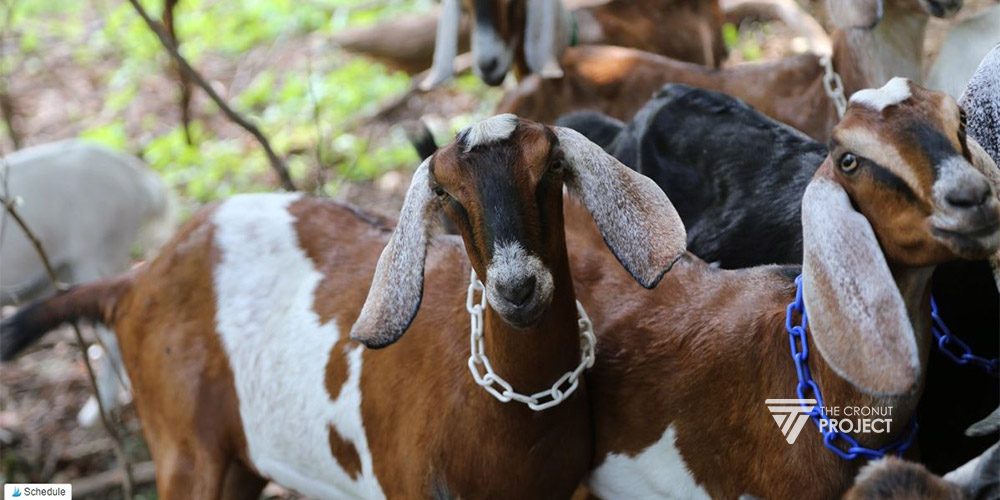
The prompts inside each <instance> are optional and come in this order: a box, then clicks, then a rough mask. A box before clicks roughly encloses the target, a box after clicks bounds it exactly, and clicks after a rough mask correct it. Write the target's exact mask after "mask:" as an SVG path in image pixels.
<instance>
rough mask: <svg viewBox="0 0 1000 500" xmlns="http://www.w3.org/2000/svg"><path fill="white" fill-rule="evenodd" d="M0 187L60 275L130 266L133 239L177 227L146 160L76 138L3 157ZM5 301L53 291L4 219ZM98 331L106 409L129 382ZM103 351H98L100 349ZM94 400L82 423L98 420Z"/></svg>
mask: <svg viewBox="0 0 1000 500" xmlns="http://www.w3.org/2000/svg"><path fill="white" fill-rule="evenodd" d="M0 193H2V195H3V197H4V198H5V199H14V200H17V202H18V203H19V204H18V207H17V210H18V213H19V214H20V215H21V216H22V218H23V219H24V221H25V223H26V224H27V226H28V227H29V228H30V229H31V230H32V232H34V233H35V235H36V236H37V237H38V239H39V241H40V242H41V244H42V247H43V248H44V249H45V252H46V253H47V254H48V257H49V260H50V261H51V264H52V266H53V268H54V270H55V271H56V274H57V275H58V277H59V279H60V280H61V281H63V282H65V283H86V282H90V281H96V280H98V279H100V278H102V277H105V276H108V275H111V274H114V273H117V272H119V271H122V270H124V269H126V268H128V266H129V263H130V253H131V250H132V247H133V245H134V244H137V243H138V244H139V245H141V246H142V247H143V248H146V249H153V248H156V247H158V246H159V244H162V243H163V242H164V241H165V240H166V238H167V237H169V236H170V233H171V232H172V229H173V210H172V208H173V203H172V198H171V196H170V194H169V192H168V190H167V189H166V187H165V186H164V184H163V182H162V181H161V180H160V179H159V178H158V177H157V176H156V175H155V174H154V173H153V171H152V170H150V169H149V167H148V166H147V165H145V164H144V163H143V162H142V161H140V160H138V159H136V158H134V157H132V156H129V155H126V154H122V153H118V152H115V151H112V150H109V149H107V148H104V147H101V146H96V145H93V144H87V143H84V142H81V141H77V140H67V141H61V142H54V143H49V144H44V145H41V146H35V147H32V148H27V149H23V150H21V151H17V152H15V153H13V154H10V155H8V156H6V157H5V158H3V159H2V160H0ZM0 256H2V259H0V303H2V304H3V305H14V304H19V303H22V302H24V301H27V300H32V299H35V298H38V297H40V296H43V295H45V294H48V293H51V291H52V286H51V284H50V280H49V278H48V276H47V275H46V272H45V268H44V266H43V265H42V261H41V258H40V257H39V255H38V253H37V252H36V251H35V248H34V247H33V245H32V244H31V242H30V241H29V240H28V238H27V237H26V235H25V234H24V232H23V231H22V230H21V228H20V227H18V226H17V224H15V223H14V222H13V221H12V220H10V218H9V216H8V214H6V213H4V214H3V216H2V218H0ZM97 335H98V336H99V337H100V340H101V342H102V343H103V345H104V346H106V347H107V349H108V351H109V352H108V353H107V355H105V356H104V357H103V359H104V363H102V366H101V367H100V369H99V370H98V372H99V376H98V389H99V392H100V394H101V402H102V403H104V405H105V407H106V408H111V407H114V406H117V404H119V402H120V401H121V399H120V398H119V397H118V396H119V395H120V394H123V393H124V394H127V391H125V392H123V389H126V386H127V384H128V382H127V377H126V376H125V373H124V369H123V367H122V362H121V354H119V352H118V347H117V341H116V339H115V336H114V334H113V333H111V332H109V331H107V330H106V329H105V328H103V327H100V326H99V327H98V328H97ZM98 352H100V351H95V354H96V353H98ZM97 416H98V414H97V402H96V400H95V399H94V398H91V399H90V400H89V401H88V402H87V404H86V405H85V406H84V408H83V409H82V410H81V411H80V414H79V416H78V419H79V421H80V423H81V424H82V425H92V424H93V423H94V422H96V419H97Z"/></svg>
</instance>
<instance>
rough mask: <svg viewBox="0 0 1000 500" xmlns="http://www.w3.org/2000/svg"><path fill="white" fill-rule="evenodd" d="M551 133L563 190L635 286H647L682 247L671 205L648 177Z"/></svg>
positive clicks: (560, 132)
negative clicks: (561, 161)
mask: <svg viewBox="0 0 1000 500" xmlns="http://www.w3.org/2000/svg"><path fill="white" fill-rule="evenodd" d="M553 129H554V130H555V133H556V136H557V137H558V138H559V143H560V147H561V149H562V152H563V155H564V157H565V160H566V165H567V172H566V181H565V182H566V186H567V187H568V188H569V189H570V191H571V192H572V193H573V194H574V195H576V197H577V198H579V199H580V200H581V201H583V204H584V206H586V207H587V209H588V210H589V211H590V213H591V215H592V216H593V217H594V221H595V222H597V227H598V228H599V229H600V230H601V234H602V235H603V236H604V241H605V243H607V245H608V247H609V248H610V249H611V252H612V253H614V254H615V257H617V258H618V261H619V262H621V264H622V266H623V267H624V268H625V269H626V270H627V271H628V272H629V273H630V274H631V275H632V277H633V278H635V280H636V281H638V282H639V284H640V285H642V286H644V287H646V288H653V287H654V286H656V284H657V283H659V282H660V278H662V277H663V274H664V273H666V272H667V271H669V270H670V267H671V266H672V265H673V264H674V262H676V261H677V259H678V258H680V256H681V255H682V254H683V253H684V251H685V249H686V244H687V242H686V238H687V235H686V233H685V231H684V224H683V223H682V222H681V218H680V216H679V215H677V211H676V210H674V206H673V205H672V204H671V203H670V200H668V199H667V195H665V194H663V191H662V190H661V189H660V187H659V186H657V185H656V183H655V182H653V181H652V179H650V178H648V177H645V176H643V175H641V174H639V173H637V172H635V171H634V170H632V169H630V168H628V167H626V166H625V165H622V164H621V163H620V162H619V161H618V160H616V159H615V158H614V157H613V156H611V155H609V154H608V153H606V152H605V151H604V150H603V149H601V147H600V146H598V145H596V144H594V143H592V142H590V141H588V140H587V138H586V137H584V136H583V135H582V134H580V133H579V132H577V131H575V130H572V129H568V128H563V127H553Z"/></svg>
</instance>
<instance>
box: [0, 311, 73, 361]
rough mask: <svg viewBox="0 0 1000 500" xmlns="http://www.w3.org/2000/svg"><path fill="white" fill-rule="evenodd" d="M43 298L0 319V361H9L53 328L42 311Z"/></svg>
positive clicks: (54, 325)
mask: <svg viewBox="0 0 1000 500" xmlns="http://www.w3.org/2000/svg"><path fill="white" fill-rule="evenodd" d="M44 304H45V299H41V300H36V301H34V302H31V303H30V304H28V305H26V306H24V307H22V308H21V309H19V310H18V311H17V312H16V313H14V314H13V315H11V316H8V317H6V318H4V319H3V321H0V361H11V360H13V359H14V358H16V357H17V356H18V354H20V353H21V352H22V351H24V350H25V349H26V348H28V346H30V345H31V344H34V343H35V342H37V341H38V339H40V338H42V336H44V335H45V334H46V333H48V332H49V331H50V330H52V329H53V328H55V327H57V326H59V325H58V324H52V323H51V321H49V318H48V316H47V315H46V314H45V312H44V308H43V306H44Z"/></svg>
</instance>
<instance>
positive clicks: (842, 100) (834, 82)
mask: <svg viewBox="0 0 1000 500" xmlns="http://www.w3.org/2000/svg"><path fill="white" fill-rule="evenodd" d="M819 64H820V66H823V72H824V74H823V90H826V95H828V96H830V99H831V100H832V101H833V105H834V106H835V107H836V108H837V118H843V117H844V113H845V112H847V97H845V96H844V82H843V81H841V80H840V75H839V74H837V72H836V71H834V70H833V58H832V57H831V56H829V55H826V56H823V57H820V58H819Z"/></svg>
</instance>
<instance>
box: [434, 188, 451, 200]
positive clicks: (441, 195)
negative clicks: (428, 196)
mask: <svg viewBox="0 0 1000 500" xmlns="http://www.w3.org/2000/svg"><path fill="white" fill-rule="evenodd" d="M434 195H435V196H437V197H439V198H444V197H445V196H447V195H448V192H447V191H445V190H444V188H443V187H441V186H434Z"/></svg>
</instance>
